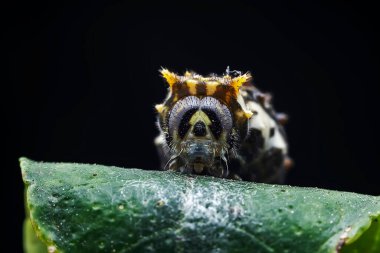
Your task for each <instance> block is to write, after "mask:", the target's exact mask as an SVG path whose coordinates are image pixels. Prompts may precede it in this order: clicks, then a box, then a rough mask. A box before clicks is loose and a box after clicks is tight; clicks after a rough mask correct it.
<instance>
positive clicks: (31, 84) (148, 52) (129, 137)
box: [1, 1, 380, 252]
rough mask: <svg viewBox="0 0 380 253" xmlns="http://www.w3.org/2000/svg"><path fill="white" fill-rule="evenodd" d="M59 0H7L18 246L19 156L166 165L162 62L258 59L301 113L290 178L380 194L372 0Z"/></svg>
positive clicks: (252, 63)
mask: <svg viewBox="0 0 380 253" xmlns="http://www.w3.org/2000/svg"><path fill="white" fill-rule="evenodd" d="M49 2H52V3H47V2H41V1H30V2H28V3H22V2H14V3H13V4H12V5H11V6H7V7H2V9H1V12H2V15H1V16H2V25H3V28H2V31H1V34H2V38H3V39H2V40H3V41H5V45H3V51H4V57H2V59H5V61H6V64H5V73H4V74H3V75H2V79H1V80H2V81H1V83H2V85H1V90H2V91H1V115H2V123H1V125H2V128H3V129H4V130H3V131H2V134H3V140H5V141H3V142H2V144H3V145H2V146H3V149H4V150H5V158H4V159H3V160H2V171H1V172H2V176H1V179H2V183H1V187H2V190H1V192H2V195H3V198H2V210H3V211H5V212H6V215H7V216H3V217H2V220H3V222H4V221H5V222H6V223H5V227H4V226H2V229H4V228H5V229H6V230H5V231H6V233H7V234H6V236H5V237H4V236H3V239H5V240H6V241H7V242H8V243H7V244H5V245H9V246H11V247H12V252H17V251H21V244H20V240H21V232H20V231H21V229H20V228H21V223H22V219H23V185H22V181H21V175H20V169H19V166H18V158H19V157H20V156H26V157H29V158H31V159H34V160H43V161H57V162H58V161H62V162H82V163H98V164H106V165H116V166H123V167H139V168H144V169H156V168H158V159H157V157H156V153H155V148H154V146H153V138H154V137H155V136H156V134H157V132H158V131H157V129H156V125H155V113H154V110H153V108H154V107H153V106H154V104H156V103H159V102H161V101H162V100H163V98H164V96H165V94H166V85H165V84H164V83H163V81H162V80H161V78H160V77H159V74H158V69H159V68H160V67H161V66H165V67H168V68H169V69H171V70H174V71H176V72H179V73H182V72H183V71H185V70H186V69H191V70H196V71H197V72H199V73H201V74H208V73H210V72H215V73H222V72H224V70H225V69H226V67H227V66H230V67H231V69H237V70H242V71H251V72H252V73H253V75H254V78H255V82H256V84H257V86H258V87H259V88H261V89H262V90H264V91H271V92H272V93H273V94H274V103H275V106H276V108H277V110H279V111H284V112H287V113H289V115H290V123H289V125H288V126H287V132H288V135H289V142H290V154H291V156H292V157H293V158H294V160H295V164H296V166H295V167H294V168H293V170H292V171H291V172H290V173H289V176H288V181H287V182H288V184H292V185H299V186H312V187H323V188H328V189H337V190H344V191H355V192H360V193H366V194H377V195H378V194H380V186H379V171H378V168H379V154H378V152H379V148H378V143H379V142H378V141H379V131H378V127H379V124H378V123H377V121H376V119H377V118H378V117H379V116H378V115H379V111H378V109H379V106H378V102H379V98H378V95H379V92H378V88H377V87H378V85H379V48H378V45H379V44H380V43H379V40H378V39H376V38H375V36H377V35H378V27H376V26H375V21H376V19H375V17H376V16H375V15H376V13H375V12H374V11H372V10H374V6H366V5H364V4H363V3H362V4H359V2H356V1H326V2H316V1H306V2H307V3H304V2H305V1H291V2H287V3H275V2H273V1H270V4H262V3H260V4H259V3H255V2H250V1H234V2H231V3H221V2H220V1H214V2H212V3H207V4H206V3H202V2H203V1H199V2H198V1H197V2H187V3H183V4H179V5H178V4H177V5H171V4H164V3H160V4H158V3H149V2H143V1H129V2H128V1H88V2H82V1H81V2H78V1H75V2H67V1H59V2H58V1H49ZM257 2H263V1H257ZM2 153H3V154H4V151H3V152H2ZM4 160H5V162H4ZM11 242H13V243H11ZM9 252H10V251H9Z"/></svg>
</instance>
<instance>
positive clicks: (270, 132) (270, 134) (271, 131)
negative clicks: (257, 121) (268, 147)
mask: <svg viewBox="0 0 380 253" xmlns="http://www.w3.org/2000/svg"><path fill="white" fill-rule="evenodd" d="M274 131H275V129H274V127H271V128H270V129H269V138H272V137H273V136H274Z"/></svg>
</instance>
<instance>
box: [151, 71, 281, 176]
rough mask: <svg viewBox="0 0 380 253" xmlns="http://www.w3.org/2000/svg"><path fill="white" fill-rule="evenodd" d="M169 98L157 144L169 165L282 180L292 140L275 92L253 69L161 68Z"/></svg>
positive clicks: (161, 111)
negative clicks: (254, 80) (262, 85)
mask: <svg viewBox="0 0 380 253" xmlns="http://www.w3.org/2000/svg"><path fill="white" fill-rule="evenodd" d="M161 74H162V76H163V77H164V78H165V80H166V81H167V83H168V84H169V92H168V95H167V98H166V99H165V101H164V102H163V103H162V104H159V105H156V110H157V112H158V125H159V129H160V135H159V136H158V137H157V138H156V140H155V144H156V146H157V148H158V152H159V155H160V157H161V161H162V168H163V169H171V170H176V171H181V172H186V173H196V174H207V175H212V176H217V177H228V178H236V179H243V180H249V181H260V182H282V181H283V178H284V174H285V166H284V164H289V162H288V161H289V160H287V143H286V137H285V133H284V129H283V127H282V126H281V124H280V123H283V122H285V120H286V116H284V115H283V114H276V113H275V111H274V109H273V107H272V105H271V101H270V98H271V97H270V95H268V94H263V93H262V92H260V91H259V90H258V89H257V88H256V87H254V86H253V85H252V84H251V83H250V79H251V75H250V74H249V73H246V74H243V75H242V74H239V75H235V76H232V75H230V73H229V72H227V73H226V74H225V75H223V76H217V75H214V74H212V75H209V76H206V77H203V76H201V75H198V74H196V73H193V72H186V73H185V74H184V75H183V76H180V75H177V74H175V73H172V72H169V71H168V70H166V69H162V70H161Z"/></svg>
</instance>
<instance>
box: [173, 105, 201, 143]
mask: <svg viewBox="0 0 380 253" xmlns="http://www.w3.org/2000/svg"><path fill="white" fill-rule="evenodd" d="M196 111H198V109H197V108H193V109H190V110H188V111H187V112H186V113H185V114H184V115H183V116H182V118H181V121H180V123H179V125H178V135H179V137H180V138H181V139H183V137H185V135H186V133H187V132H188V131H189V129H190V127H191V125H190V119H191V117H192V116H193V114H194V113H195V112H196Z"/></svg>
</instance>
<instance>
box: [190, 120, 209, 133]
mask: <svg viewBox="0 0 380 253" xmlns="http://www.w3.org/2000/svg"><path fill="white" fill-rule="evenodd" d="M193 133H194V135H195V136H198V137H203V136H206V134H207V131H206V125H205V123H203V122H202V121H198V122H197V123H195V125H194V128H193Z"/></svg>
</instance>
